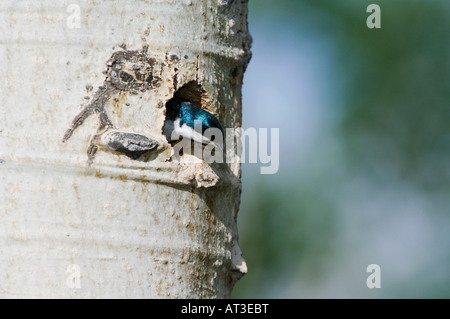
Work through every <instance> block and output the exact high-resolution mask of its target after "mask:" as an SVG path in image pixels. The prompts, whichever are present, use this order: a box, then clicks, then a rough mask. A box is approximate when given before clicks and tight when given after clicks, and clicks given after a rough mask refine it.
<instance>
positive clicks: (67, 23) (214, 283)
mask: <svg viewBox="0 0 450 319" xmlns="http://www.w3.org/2000/svg"><path fill="white" fill-rule="evenodd" d="M246 2H247V1H246V0H244V1H241V0H234V1H233V0H228V1H226V0H198V1H195V0H192V1H191V0H184V1H175V0H159V1H156V0H155V1H150V0H148V1H144V0H141V1H138V0H135V1H129V0H116V1H97V0H84V1H81V0H79V1H77V0H70V1H51V0H42V1H31V0H28V1H26V0H2V1H1V2H0V57H1V58H0V70H1V71H2V73H3V76H2V77H1V79H0V94H1V95H0V297H6V298H15V297H37V298H46V297H61V298H92V297H100V298H108V297H115V298H121V297H127V298H144V297H145V298H167V297H168V298H177V297H179V298H221V297H228V296H229V294H230V291H231V289H232V287H233V285H234V283H235V281H236V280H237V279H238V278H239V277H240V276H241V275H242V274H244V273H245V272H246V265H245V261H244V260H243V259H242V257H241V251H240V249H239V246H238V243H237V239H238V235H237V228H236V217H237V212H238V207H239V198H240V164H239V158H238V157H237V156H234V155H232V151H233V150H227V151H228V152H231V153H229V154H228V155H229V157H230V158H231V159H232V161H231V163H229V164H207V163H205V162H201V163H196V164H189V163H188V159H189V158H190V156H189V155H184V156H183V157H182V158H181V159H180V161H176V160H175V161H169V158H170V156H171V152H172V147H171V146H170V145H169V144H167V143H166V142H165V140H164V137H163V135H162V134H161V129H162V126H163V123H164V111H165V108H164V105H165V102H166V101H168V100H169V99H170V98H171V97H173V96H174V94H180V95H181V96H184V97H188V98H189V99H191V100H193V101H195V102H197V104H201V106H202V108H204V109H207V110H209V111H210V112H212V113H214V114H215V115H216V116H217V117H218V118H219V119H220V121H221V123H222V126H223V127H224V128H225V127H229V128H237V127H240V126H241V85H242V76H243V72H244V70H245V67H246V65H247V63H248V60H249V58H250V51H249V46H250V37H249V34H248V30H247V21H246V17H247V3H246ZM145 45H148V50H147V51H146V52H145V50H144V51H139V52H141V53H142V54H144V55H146V57H148V58H149V59H152V60H148V61H152V63H153V64H152V68H153V69H152V70H151V72H152V81H149V82H148V85H149V87H148V88H147V89H144V90H137V91H136V92H134V90H116V91H113V92H111V96H109V97H108V99H107V100H106V101H104V102H105V104H104V114H107V116H108V118H109V120H110V122H111V125H112V126H113V128H114V129H117V130H122V131H128V132H135V133H138V134H141V135H145V136H148V137H151V138H154V139H155V140H157V141H159V142H160V143H161V147H160V148H161V150H160V151H159V152H157V153H156V154H157V155H155V156H150V157H145V156H144V158H140V159H138V160H133V159H131V158H129V157H127V156H124V155H121V154H117V153H114V152H111V151H108V150H107V149H105V148H102V143H101V142H100V140H101V139H100V138H97V139H95V138H94V139H93V136H94V135H95V134H96V132H97V129H98V126H99V115H100V114H97V113H95V114H92V115H91V116H89V117H88V118H87V119H86V120H85V121H84V122H83V123H82V125H80V126H79V127H78V128H77V129H76V130H74V132H73V135H72V136H71V137H70V138H69V139H68V140H67V141H66V143H62V142H61V139H62V137H63V135H64V132H65V131H66V129H67V128H68V127H69V126H70V123H71V121H72V119H73V118H74V116H75V115H76V114H77V113H78V112H79V110H80V108H81V107H82V106H83V105H86V104H88V102H89V101H93V99H95V98H96V95H95V94H96V92H100V91H98V90H99V87H101V86H102V85H104V84H105V74H103V73H102V71H103V70H104V69H105V67H106V65H105V63H106V62H107V61H108V60H109V59H110V57H111V56H112V54H113V53H114V52H118V51H125V49H124V48H126V50H127V51H130V52H131V51H135V50H141V49H142V48H143V47H144V46H145ZM120 46H121V47H122V48H120ZM128 62H129V61H128ZM128 62H127V63H128ZM130 63H131V62H130ZM125 64H126V63H125ZM127 67H131V66H130V65H128V66H127ZM109 72H111V70H109ZM107 75H108V76H109V75H110V73H109V74H107ZM100 133H102V132H100ZM236 134H237V135H238V134H239V133H236ZM237 135H236V136H235V137H236V138H239V136H237ZM90 141H92V142H94V143H95V144H96V145H98V146H99V150H98V151H97V153H96V154H95V158H93V161H92V165H91V166H88V164H87V155H86V150H87V148H88V146H89V144H90Z"/></svg>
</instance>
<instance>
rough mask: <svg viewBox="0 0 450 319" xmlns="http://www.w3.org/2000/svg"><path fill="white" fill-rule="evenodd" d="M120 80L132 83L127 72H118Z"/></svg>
mask: <svg viewBox="0 0 450 319" xmlns="http://www.w3.org/2000/svg"><path fill="white" fill-rule="evenodd" d="M120 79H121V80H122V81H124V82H132V81H133V80H134V78H133V76H132V75H131V74H129V73H127V72H124V71H121V72H120Z"/></svg>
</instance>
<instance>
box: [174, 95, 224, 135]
mask: <svg viewBox="0 0 450 319" xmlns="http://www.w3.org/2000/svg"><path fill="white" fill-rule="evenodd" d="M166 107H167V109H166V118H167V119H168V120H170V121H176V120H177V119H180V126H183V124H186V125H187V126H189V127H191V128H192V129H193V128H194V127H195V121H200V122H201V124H202V134H203V133H205V130H207V129H209V128H217V129H219V130H220V131H221V132H222V134H223V129H222V126H221V125H220V122H219V120H218V119H217V118H216V117H215V116H214V115H212V114H211V113H209V112H208V111H205V110H203V109H201V108H199V107H197V106H195V105H194V104H193V103H191V102H189V101H187V100H185V99H182V98H178V97H174V98H172V99H171V100H170V101H169V102H167V105H166Z"/></svg>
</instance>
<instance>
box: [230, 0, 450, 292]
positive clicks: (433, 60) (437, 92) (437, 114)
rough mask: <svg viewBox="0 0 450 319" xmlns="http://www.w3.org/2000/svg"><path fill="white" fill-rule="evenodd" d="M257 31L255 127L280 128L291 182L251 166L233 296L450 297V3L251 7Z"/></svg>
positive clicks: (329, 0)
mask: <svg viewBox="0 0 450 319" xmlns="http://www.w3.org/2000/svg"><path fill="white" fill-rule="evenodd" d="M371 3H376V4H378V5H379V6H380V7H381V29H369V28H367V26H366V19H367V17H368V16H369V14H370V13H367V12H366V8H367V6H368V5H369V4H371ZM249 28H250V32H251V34H252V36H253V47H252V51H253V58H252V61H251V63H250V65H249V67H248V69H247V71H246V74H245V78H244V88H243V96H244V97H243V105H244V123H243V126H244V128H248V127H256V128H260V127H267V128H271V127H278V128H280V170H279V172H278V173H277V174H275V175H261V174H260V171H259V169H260V166H258V165H255V164H244V165H243V193H242V203H241V210H240V215H239V233H240V244H241V248H242V250H243V254H244V257H245V259H246V261H247V265H248V268H249V272H248V274H247V275H246V276H244V277H243V278H242V279H241V280H240V281H239V282H238V283H237V284H236V286H235V288H234V291H233V294H232V297H235V298H450V214H449V213H450V178H449V177H450V165H449V164H450V162H449V160H450V103H449V101H450V41H449V40H450V31H449V30H450V1H448V0H442V1H439V0H420V1H418V0H417V1H416V0H395V1H393V0H380V1H373V0H371V1H364V0H353V1H352V0H347V1H337V0H326V1H325V0H314V1H301V0H291V1H288V0H278V1H273V0H250V3H249ZM373 263H374V264H378V265H380V267H381V288H380V289H369V288H368V287H367V286H366V279H367V277H368V275H369V273H367V272H366V268H367V266H368V265H369V264H373Z"/></svg>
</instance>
